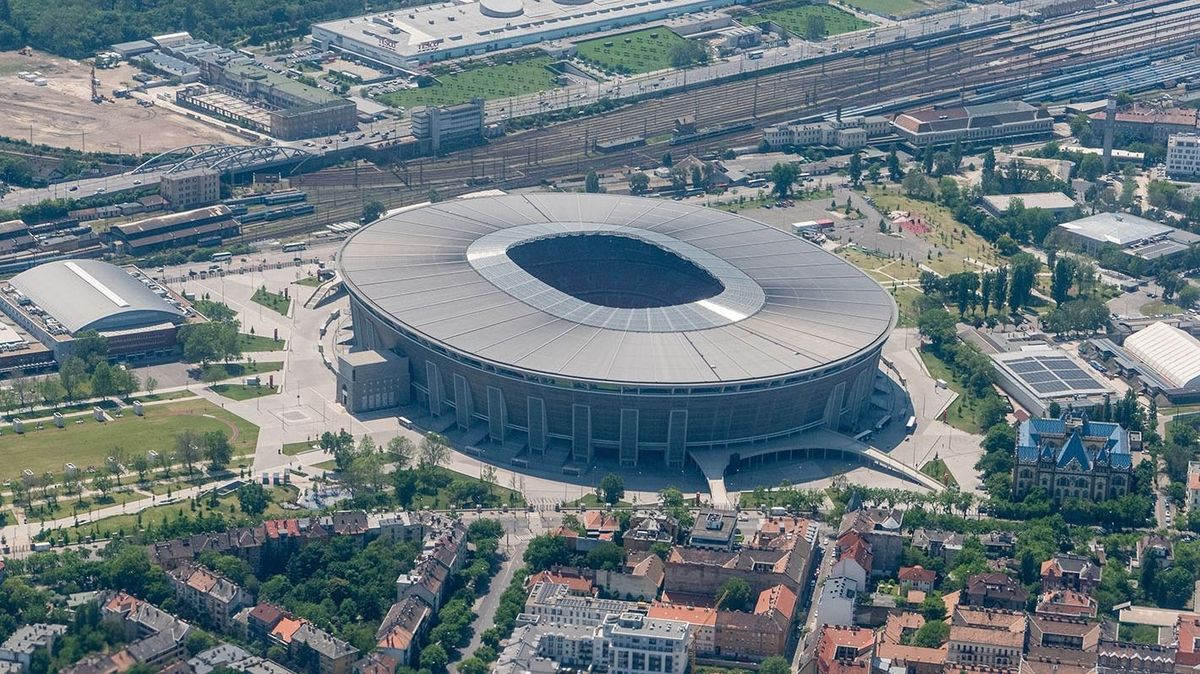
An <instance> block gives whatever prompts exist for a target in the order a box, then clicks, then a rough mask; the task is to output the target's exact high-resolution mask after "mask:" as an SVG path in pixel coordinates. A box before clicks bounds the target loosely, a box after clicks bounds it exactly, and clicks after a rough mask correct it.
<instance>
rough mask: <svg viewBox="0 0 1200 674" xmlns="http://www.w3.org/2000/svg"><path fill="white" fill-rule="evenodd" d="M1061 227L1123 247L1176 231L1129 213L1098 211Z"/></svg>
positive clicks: (1097, 240) (1095, 239) (1100, 241)
mask: <svg viewBox="0 0 1200 674" xmlns="http://www.w3.org/2000/svg"><path fill="white" fill-rule="evenodd" d="M1059 227H1062V228H1063V229H1065V230H1067V231H1069V232H1072V233H1074V234H1076V235H1078V236H1082V237H1085V238H1088V239H1091V240H1093V241H1096V242H1099V243H1111V244H1114V245H1117V246H1120V247H1122V248H1125V247H1127V246H1133V245H1136V244H1138V243H1141V242H1143V241H1147V240H1149V239H1153V238H1157V237H1165V236H1167V235H1168V234H1170V233H1172V232H1174V231H1175V228H1174V227H1168V226H1167V225H1162V224H1159V223H1157V222H1153V221H1150V220H1147V219H1145V218H1139V217H1138V216H1136V215H1129V214H1127V213H1097V214H1095V215H1089V216H1088V217H1086V218H1080V219H1078V220H1072V221H1070V222H1064V223H1062V224H1061V225H1059Z"/></svg>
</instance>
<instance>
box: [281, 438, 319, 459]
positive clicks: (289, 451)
mask: <svg viewBox="0 0 1200 674" xmlns="http://www.w3.org/2000/svg"><path fill="white" fill-rule="evenodd" d="M316 444H317V443H315V442H307V441H306V442H289V443H287V444H286V445H284V446H283V453H284V454H286V455H287V456H296V455H297V454H303V453H305V452H312V451H316V450H314V449H313V445H316ZM317 449H320V448H319V447H318V448H317Z"/></svg>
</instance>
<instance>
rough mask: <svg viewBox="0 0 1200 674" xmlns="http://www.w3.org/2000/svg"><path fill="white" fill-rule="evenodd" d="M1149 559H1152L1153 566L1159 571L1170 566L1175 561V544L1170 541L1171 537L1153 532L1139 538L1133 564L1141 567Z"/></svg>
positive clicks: (1148, 561)
mask: <svg viewBox="0 0 1200 674" xmlns="http://www.w3.org/2000/svg"><path fill="white" fill-rule="evenodd" d="M1150 560H1153V561H1154V564H1155V568H1157V569H1158V570H1160V571H1165V570H1166V569H1169V568H1171V565H1172V564H1173V563H1174V562H1175V546H1174V544H1172V543H1171V539H1169V538H1167V537H1166V536H1161V535H1159V534H1153V533H1151V534H1146V535H1144V536H1142V537H1141V538H1139V539H1138V542H1137V556H1136V557H1135V558H1134V560H1133V566H1134V567H1136V568H1142V567H1144V566H1145V565H1146V564H1148V563H1150Z"/></svg>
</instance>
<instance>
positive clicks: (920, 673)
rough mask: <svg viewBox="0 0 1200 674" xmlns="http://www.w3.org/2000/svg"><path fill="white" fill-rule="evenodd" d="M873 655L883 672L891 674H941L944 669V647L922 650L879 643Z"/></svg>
mask: <svg viewBox="0 0 1200 674" xmlns="http://www.w3.org/2000/svg"><path fill="white" fill-rule="evenodd" d="M875 655H876V657H877V658H878V660H877V661H878V662H879V663H880V665H882V669H883V671H886V672H890V673H891V674H901V673H902V674H942V672H943V671H944V669H945V667H946V647H945V646H941V647H940V648H923V647H920V646H904V645H901V644H896V643H880V644H877V645H876V647H875Z"/></svg>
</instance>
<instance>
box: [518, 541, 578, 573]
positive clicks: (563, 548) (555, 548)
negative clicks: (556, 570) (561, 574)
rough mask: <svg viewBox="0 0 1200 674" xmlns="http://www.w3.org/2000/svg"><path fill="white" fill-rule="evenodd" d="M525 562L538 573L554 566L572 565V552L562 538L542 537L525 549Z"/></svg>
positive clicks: (530, 542)
mask: <svg viewBox="0 0 1200 674" xmlns="http://www.w3.org/2000/svg"><path fill="white" fill-rule="evenodd" d="M524 560H525V563H526V564H528V565H529V570H530V571H531V572H533V573H537V572H538V571H545V570H546V569H548V568H550V567H552V566H556V565H560V564H570V563H571V551H570V550H569V549H567V542H566V541H565V540H563V538H562V537H560V536H549V535H541V536H537V537H535V538H534V539H533V540H531V541H529V547H527V548H525V556H524Z"/></svg>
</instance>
